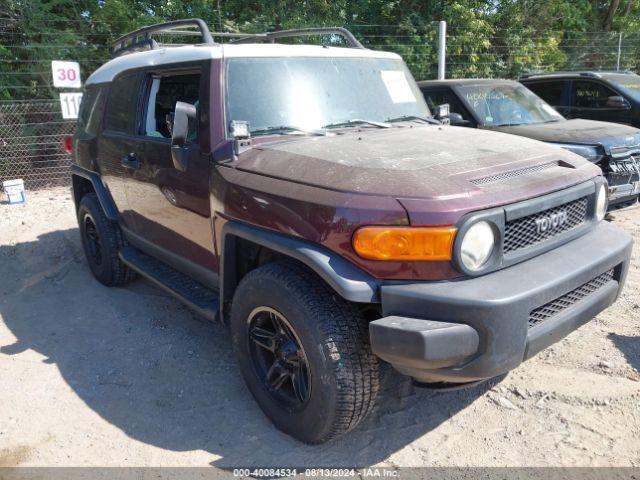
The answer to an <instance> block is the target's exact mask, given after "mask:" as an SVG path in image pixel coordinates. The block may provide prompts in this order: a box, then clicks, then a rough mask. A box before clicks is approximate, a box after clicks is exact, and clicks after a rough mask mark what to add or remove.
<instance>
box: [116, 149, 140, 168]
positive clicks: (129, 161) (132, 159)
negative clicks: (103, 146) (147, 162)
mask: <svg viewBox="0 0 640 480" xmlns="http://www.w3.org/2000/svg"><path fill="white" fill-rule="evenodd" d="M120 164H121V165H122V166H123V167H124V168H130V169H132V170H138V169H139V168H140V159H139V158H138V156H137V155H136V154H135V153H133V152H132V153H130V154H129V155H127V156H125V157H122V160H121V161H120Z"/></svg>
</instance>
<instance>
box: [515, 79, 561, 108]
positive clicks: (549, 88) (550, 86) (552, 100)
mask: <svg viewBox="0 0 640 480" xmlns="http://www.w3.org/2000/svg"><path fill="white" fill-rule="evenodd" d="M525 87H527V88H528V89H529V90H531V91H532V92H533V93H535V94H536V95H538V96H539V97H540V98H542V99H543V100H544V101H545V102H547V103H548V104H549V105H554V106H556V107H558V106H566V105H562V104H563V103H566V102H563V101H562V100H563V98H562V97H563V95H562V94H563V93H564V87H565V82H564V81H557V82H536V83H529V84H526V85H525Z"/></svg>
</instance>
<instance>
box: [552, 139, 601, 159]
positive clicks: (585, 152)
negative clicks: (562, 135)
mask: <svg viewBox="0 0 640 480" xmlns="http://www.w3.org/2000/svg"><path fill="white" fill-rule="evenodd" d="M549 145H555V146H556V147H560V148H564V149H565V150H569V151H570V152H573V153H577V154H578V155H580V156H581V157H584V158H586V159H587V160H589V161H590V162H593V163H597V162H599V161H600V160H602V153H601V152H600V147H597V146H595V145H574V144H571V143H551V142H550V143H549Z"/></svg>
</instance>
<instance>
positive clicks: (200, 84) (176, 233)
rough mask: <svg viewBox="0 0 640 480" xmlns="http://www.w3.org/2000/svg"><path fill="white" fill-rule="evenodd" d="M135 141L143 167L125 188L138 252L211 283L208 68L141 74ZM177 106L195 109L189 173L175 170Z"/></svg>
mask: <svg viewBox="0 0 640 480" xmlns="http://www.w3.org/2000/svg"><path fill="white" fill-rule="evenodd" d="M142 85H143V87H142V94H141V97H142V102H141V106H140V112H141V118H140V120H139V125H138V134H137V139H138V140H137V141H138V142H140V144H142V145H144V149H143V154H142V155H141V156H140V158H139V166H138V168H137V169H135V170H134V171H132V172H131V177H130V181H127V182H126V191H127V198H128V201H129V205H130V209H131V211H132V212H133V213H132V214H133V216H134V217H135V225H134V228H133V229H132V230H133V234H134V235H135V236H136V238H135V239H134V241H138V243H139V244H138V246H139V247H140V248H143V249H145V250H146V251H147V253H149V254H151V255H154V256H156V257H158V258H160V259H161V260H163V261H165V262H166V263H168V264H170V265H172V266H173V267H174V268H176V269H178V270H180V271H183V272H184V273H186V274H188V275H190V276H192V277H195V278H196V279H198V280H200V281H202V282H206V283H210V281H211V276H210V275H211V273H212V271H213V270H214V269H215V268H216V265H217V263H216V261H215V256H214V253H213V235H212V226H211V210H210V204H209V167H210V165H209V160H210V154H209V152H207V151H206V150H207V148H203V146H204V145H208V142H201V138H204V137H205V136H206V135H207V128H208V127H207V124H208V116H207V115H206V114H203V112H206V111H207V109H208V91H209V86H208V85H209V75H208V67H207V68H205V67H204V65H202V64H201V65H185V66H182V67H176V66H168V67H164V68H160V69H159V68H155V69H150V70H147V71H145V72H144V73H143V79H142ZM176 102H186V103H189V104H192V105H195V107H196V110H197V116H198V118H199V120H198V121H197V122H196V123H197V124H194V125H191V126H190V132H189V135H188V138H187V140H188V148H189V153H190V157H189V161H188V165H187V168H186V170H185V171H181V170H180V169H179V168H177V167H176V165H174V162H173V158H172V156H171V130H172V125H173V115H174V111H175V105H176Z"/></svg>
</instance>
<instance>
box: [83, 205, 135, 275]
mask: <svg viewBox="0 0 640 480" xmlns="http://www.w3.org/2000/svg"><path fill="white" fill-rule="evenodd" d="M83 207H84V208H86V209H87V210H88V211H89V213H91V216H92V217H93V220H94V221H95V222H96V227H97V228H98V231H99V232H100V237H101V238H100V240H101V242H103V243H104V242H106V243H107V244H108V248H107V249H106V250H107V253H108V257H107V258H106V259H105V261H107V262H108V263H109V276H108V278H103V279H100V281H101V282H102V283H104V284H105V285H107V286H110V287H117V286H122V285H126V284H127V283H129V282H131V281H132V280H134V279H135V278H136V273H135V272H134V271H133V270H131V269H130V268H129V267H127V266H126V265H125V264H124V263H123V262H122V260H120V257H119V256H118V253H119V252H120V250H121V249H122V248H123V247H124V246H125V245H126V241H125V240H124V237H123V236H122V231H121V230H120V227H119V226H118V224H117V223H116V222H114V221H112V220H109V219H108V218H107V216H106V215H105V214H104V210H103V209H102V206H101V205H100V201H99V200H98V196H97V195H96V194H95V193H93V192H91V193H87V194H86V195H85V196H84V197H82V199H81V200H80V206H79V208H78V215H80V213H81V212H82V208H83ZM79 219H80V218H79ZM80 220H81V219H80ZM104 253H105V249H103V254H104Z"/></svg>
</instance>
